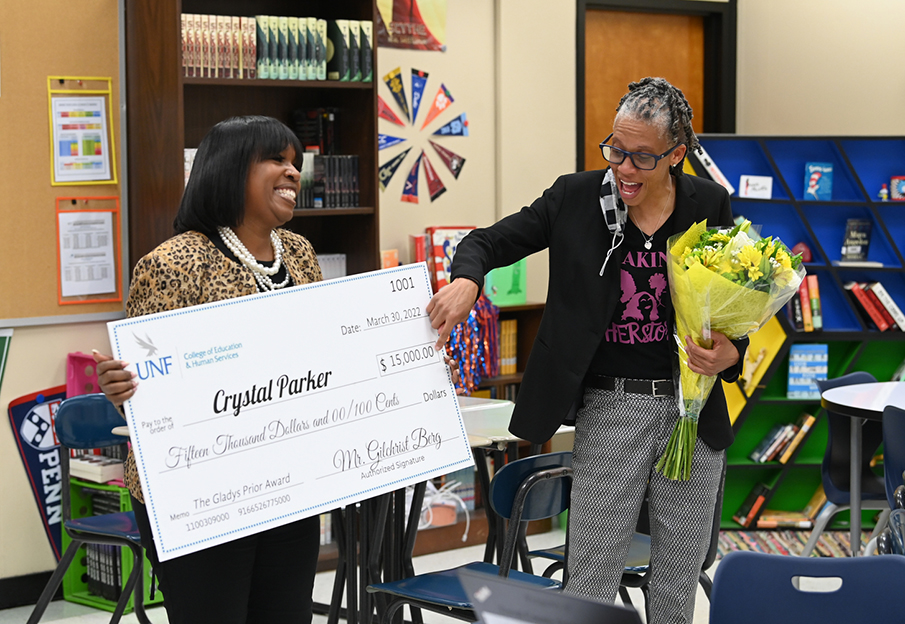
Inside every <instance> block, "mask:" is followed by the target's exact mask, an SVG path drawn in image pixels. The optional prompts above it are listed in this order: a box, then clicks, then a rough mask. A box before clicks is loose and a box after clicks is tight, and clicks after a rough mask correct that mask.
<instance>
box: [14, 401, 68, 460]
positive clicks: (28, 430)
mask: <svg viewBox="0 0 905 624" xmlns="http://www.w3.org/2000/svg"><path fill="white" fill-rule="evenodd" d="M59 406H60V401H51V402H49V403H39V404H37V405H35V406H34V407H33V408H31V410H29V412H28V414H26V416H25V418H24V419H23V420H22V425H21V426H20V427H19V434H20V435H21V436H22V439H23V440H24V441H25V443H26V444H28V445H29V446H30V447H32V448H33V449H35V450H37V451H44V450H46V449H51V448H54V447H56V446H57V439H56V435H54V431H53V417H54V416H55V415H56V413H57V408H58V407H59Z"/></svg>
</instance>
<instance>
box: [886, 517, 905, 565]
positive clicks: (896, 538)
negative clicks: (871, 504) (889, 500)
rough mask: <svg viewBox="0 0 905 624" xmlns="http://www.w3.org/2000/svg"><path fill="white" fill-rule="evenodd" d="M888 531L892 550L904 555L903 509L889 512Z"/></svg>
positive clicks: (904, 530) (904, 521)
mask: <svg viewBox="0 0 905 624" xmlns="http://www.w3.org/2000/svg"><path fill="white" fill-rule="evenodd" d="M889 532H890V538H891V540H892V544H891V545H892V552H894V553H895V554H897V555H905V509H896V510H894V511H893V512H892V513H891V514H889Z"/></svg>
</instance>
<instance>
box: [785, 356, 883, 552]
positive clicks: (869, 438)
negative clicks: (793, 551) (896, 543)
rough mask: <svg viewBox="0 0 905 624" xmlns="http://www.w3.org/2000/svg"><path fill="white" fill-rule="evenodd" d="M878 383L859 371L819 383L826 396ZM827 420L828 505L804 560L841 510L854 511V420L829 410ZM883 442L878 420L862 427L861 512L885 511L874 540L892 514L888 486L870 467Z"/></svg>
mask: <svg viewBox="0 0 905 624" xmlns="http://www.w3.org/2000/svg"><path fill="white" fill-rule="evenodd" d="M876 381H877V380H876V378H874V376H873V375H871V374H870V373H864V372H857V373H849V374H848V375H843V376H842V377H837V378H835V379H825V380H818V381H817V382H816V383H817V387H818V388H820V392H821V393H823V392H826V391H827V390H829V389H831V388H838V387H840V386H848V385H851V384H859V383H874V382H876ZM826 417H827V424H828V426H829V435H828V437H827V441H826V452H825V453H824V455H823V462H822V463H821V465H820V477H821V480H822V481H823V489H824V491H825V492H826V499H827V504H826V505H824V507H823V509H822V510H821V511H820V513H819V514H818V515H817V518H816V519H815V520H814V530H813V531H811V536H810V538H809V539H808V541H807V543H806V544H805V545H804V549H803V550H802V551H801V556H802V557H807V556H809V555H810V554H811V552H813V550H814V547H815V546H816V545H817V540H818V539H819V538H820V535H821V534H822V533H823V531H824V529H826V526H827V525H828V524H829V523H830V521H831V520H832V519H833V517H834V516H835V515H836V514H837V513H839V512H840V511H845V510H847V509H850V508H851V439H852V429H851V427H852V419H851V418H848V417H847V416H842V415H841V414H836V413H834V412H830V411H827V412H826ZM882 442H883V427H882V424H881V423H879V422H876V421H867V422H865V423H864V424H863V426H862V427H861V509H874V510H881V511H882V512H883V513H882V514H881V517H880V520H879V521H878V522H877V527H876V528H875V529H874V533H873V534H872V535H871V536H870V537H871V539H873V538H875V537H876V536H877V535H879V534H880V531H882V529H883V527H884V526H885V525H886V518H887V517H889V511H890V508H889V506H888V505H887V504H886V485H885V484H884V482H883V479H882V477H879V476H878V475H876V474H875V473H874V471H873V470H872V469H871V467H870V460H871V458H872V457H873V456H874V453H876V451H877V449H878V448H880V444H881V443H882ZM853 546H854V545H853Z"/></svg>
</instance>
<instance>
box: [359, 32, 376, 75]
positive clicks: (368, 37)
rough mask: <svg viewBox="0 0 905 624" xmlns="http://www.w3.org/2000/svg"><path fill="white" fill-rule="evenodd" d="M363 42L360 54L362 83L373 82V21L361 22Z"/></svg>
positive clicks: (360, 46)
mask: <svg viewBox="0 0 905 624" xmlns="http://www.w3.org/2000/svg"><path fill="white" fill-rule="evenodd" d="M359 24H360V26H361V40H360V41H359V52H360V54H361V81H362V82H373V80H374V53H373V51H372V50H373V49H374V24H373V22H371V20H361V21H360V22H359Z"/></svg>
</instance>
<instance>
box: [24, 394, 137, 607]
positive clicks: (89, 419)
mask: <svg viewBox="0 0 905 624" xmlns="http://www.w3.org/2000/svg"><path fill="white" fill-rule="evenodd" d="M122 425H123V417H122V416H121V415H120V414H119V412H117V411H116V408H115V407H113V404H112V403H110V401H108V400H107V398H106V397H105V396H104V395H102V394H86V395H82V396H77V397H72V398H71V399H66V400H65V401H63V402H62V403H61V404H60V408H59V409H58V410H57V413H56V417H55V418H54V426H55V428H56V433H57V438H58V439H59V441H60V469H61V474H62V483H63V494H62V503H63V509H62V519H63V529H64V530H65V531H66V533H67V534H68V535H69V537H70V538H71V539H72V541H71V542H70V544H69V547H68V548H67V549H66V552H65V553H63V556H62V558H60V562H59V563H58V564H57V567H56V569H55V570H54V572H53V574H52V575H51V577H50V580H49V581H48V582H47V585H46V586H45V587H44V591H43V592H42V593H41V596H40V598H38V602H37V604H36V605H35V608H34V610H33V611H32V613H31V616H30V617H29V618H28V624H37V622H39V621H40V620H41V616H43V615H44V611H45V609H47V605H48V604H49V603H50V601H51V600H52V599H53V595H54V594H55V593H56V591H57V588H58V587H59V586H60V582H61V581H62V580H63V576H64V575H65V574H66V570H68V569H69V565H70V564H71V563H72V560H73V559H74V558H75V555H76V553H78V551H79V547H80V546H81V545H82V544H112V545H115V546H126V547H128V548H129V549H130V550H131V551H132V557H133V562H132V572H131V574H129V578H128V580H127V581H126V584H125V585H124V586H123V591H122V594H121V595H120V598H119V601H118V602H117V603H116V609H115V610H114V611H113V615H112V617H111V618H110V623H111V624H116V623H117V622H119V620H120V618H121V617H122V615H123V611H124V610H125V608H126V604H127V603H128V602H129V596H130V594H131V595H134V597H135V602H134V606H135V615H136V617H137V618H138V621H139V622H141V624H151V621H150V620H149V619H148V616H147V615H146V614H145V610H144V600H143V598H144V587H143V585H142V565H143V563H144V550H143V549H142V547H141V538H140V537H139V534H138V525H136V524H135V515H134V514H133V513H132V512H131V511H129V512H125V513H113V514H105V515H102V516H88V517H85V518H75V519H73V518H72V509H71V501H70V496H69V450H70V449H94V448H104V447H108V446H119V445H123V446H125V440H124V438H123V437H122V436H118V435H114V434H113V433H112V432H111V430H112V429H113V428H114V427H120V426H122Z"/></svg>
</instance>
